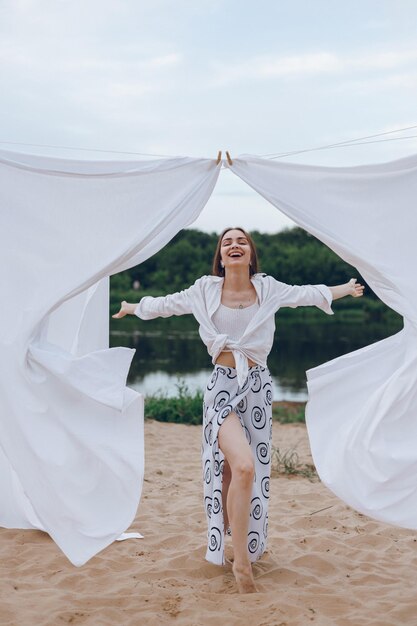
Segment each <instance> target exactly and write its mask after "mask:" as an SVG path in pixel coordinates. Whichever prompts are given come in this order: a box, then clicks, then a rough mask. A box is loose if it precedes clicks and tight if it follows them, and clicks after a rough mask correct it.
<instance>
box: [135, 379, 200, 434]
mask: <svg viewBox="0 0 417 626" xmlns="http://www.w3.org/2000/svg"><path fill="white" fill-rule="evenodd" d="M176 387H177V389H178V395H177V396H175V397H174V398H169V397H168V396H167V395H166V393H161V394H159V395H156V394H155V395H151V396H146V398H145V417H146V418H152V419H155V420H158V421H159V422H174V423H176V424H196V425H200V424H201V423H202V413H203V392H202V391H196V392H194V393H193V394H192V393H191V392H190V390H189V389H188V387H187V385H186V383H185V381H184V380H181V379H179V381H178V383H177V385H176Z"/></svg>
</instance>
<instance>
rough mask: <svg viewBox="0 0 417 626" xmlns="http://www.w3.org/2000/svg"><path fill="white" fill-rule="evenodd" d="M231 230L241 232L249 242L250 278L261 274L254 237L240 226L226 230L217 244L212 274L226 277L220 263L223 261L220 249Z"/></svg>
mask: <svg viewBox="0 0 417 626" xmlns="http://www.w3.org/2000/svg"><path fill="white" fill-rule="evenodd" d="M229 230H240V231H241V232H242V233H243V234H244V235H245V237H246V239H247V240H248V243H249V246H250V249H251V255H250V265H249V276H253V275H254V274H257V273H258V272H259V261H258V254H257V252H256V246H255V244H254V242H253V239H252V237H251V236H250V235H249V233H247V232H246V230H244V229H243V228H240V226H235V227H232V228H225V229H224V231H223V232H222V233H221V234H220V236H219V240H218V242H217V247H216V252H215V253H214V258H213V266H212V270H211V271H212V274H213V275H214V276H224V267H222V266H221V265H220V261H221V254H220V248H221V245H222V240H223V237H224V236H225V234H226V233H227V232H228V231H229Z"/></svg>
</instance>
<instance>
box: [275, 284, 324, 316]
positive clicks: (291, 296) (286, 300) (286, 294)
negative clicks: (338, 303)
mask: <svg viewBox="0 0 417 626" xmlns="http://www.w3.org/2000/svg"><path fill="white" fill-rule="evenodd" d="M276 283H277V291H278V307H282V306H289V307H293V308H295V307H297V306H316V307H318V308H319V309H321V310H322V311H324V312H325V313H327V314H328V315H333V311H332V307H331V304H332V301H333V297H332V292H331V291H330V289H329V288H328V287H327V285H287V284H286V283H281V282H279V281H278V280H277V281H276Z"/></svg>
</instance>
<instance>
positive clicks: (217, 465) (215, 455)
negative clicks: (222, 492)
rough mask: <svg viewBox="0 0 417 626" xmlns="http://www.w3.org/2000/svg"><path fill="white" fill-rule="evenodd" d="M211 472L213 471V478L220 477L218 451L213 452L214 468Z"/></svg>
mask: <svg viewBox="0 0 417 626" xmlns="http://www.w3.org/2000/svg"><path fill="white" fill-rule="evenodd" d="M213 471H214V475H215V476H220V471H221V468H220V460H219V452H218V451H217V452H215V454H214V468H213Z"/></svg>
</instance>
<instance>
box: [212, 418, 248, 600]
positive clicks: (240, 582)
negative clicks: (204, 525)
mask: <svg viewBox="0 0 417 626" xmlns="http://www.w3.org/2000/svg"><path fill="white" fill-rule="evenodd" d="M219 447H220V449H221V451H222V452H223V454H224V456H225V458H226V459H227V461H228V463H229V465H230V469H231V472H232V478H231V481H230V485H229V490H228V494H227V511H228V514H229V519H230V525H231V528H232V542H233V549H234V562H233V568H232V569H233V574H234V576H235V578H236V583H237V587H238V590H239V593H253V592H255V591H257V589H256V586H255V581H254V579H253V574H252V566H251V562H250V560H249V553H248V545H247V542H248V526H249V510H250V500H251V495H252V485H253V477H254V471H255V469H254V462H253V456H252V452H251V449H250V447H249V444H248V442H247V439H246V437H245V434H244V432H243V430H242V426H241V424H240V421H239V418H238V416H237V415H236V413H230V415H228V416H227V417H226V419H225V420H224V422H223V424H222V425H221V426H220V429H219Z"/></svg>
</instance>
